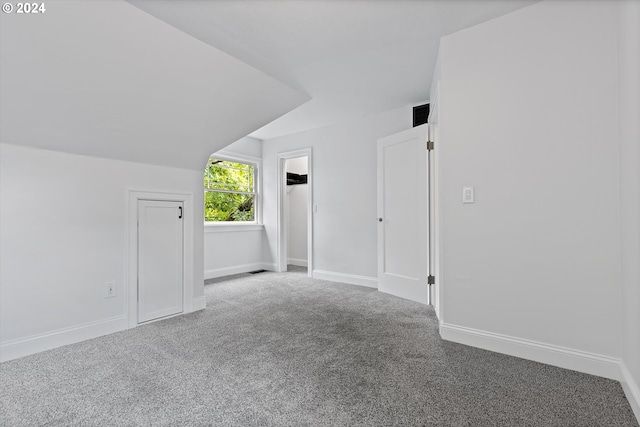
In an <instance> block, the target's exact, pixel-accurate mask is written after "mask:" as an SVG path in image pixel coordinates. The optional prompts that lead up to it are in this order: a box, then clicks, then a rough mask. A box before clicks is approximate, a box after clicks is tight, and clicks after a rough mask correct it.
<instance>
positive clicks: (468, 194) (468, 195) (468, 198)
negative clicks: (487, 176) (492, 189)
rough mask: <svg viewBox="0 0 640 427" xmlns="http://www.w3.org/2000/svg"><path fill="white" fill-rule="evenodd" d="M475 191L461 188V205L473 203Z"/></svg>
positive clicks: (470, 188) (469, 188)
mask: <svg viewBox="0 0 640 427" xmlns="http://www.w3.org/2000/svg"><path fill="white" fill-rule="evenodd" d="M475 201H476V191H475V189H474V188H473V187H462V203H475Z"/></svg>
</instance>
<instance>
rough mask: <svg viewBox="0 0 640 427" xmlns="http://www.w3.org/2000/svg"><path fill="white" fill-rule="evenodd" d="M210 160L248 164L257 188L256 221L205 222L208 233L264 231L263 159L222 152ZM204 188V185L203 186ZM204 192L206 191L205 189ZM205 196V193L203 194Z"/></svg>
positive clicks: (213, 155)
mask: <svg viewBox="0 0 640 427" xmlns="http://www.w3.org/2000/svg"><path fill="white" fill-rule="evenodd" d="M209 158H214V159H218V160H225V161H228V162H238V163H248V164H250V165H252V166H253V168H254V169H253V170H254V181H255V182H254V187H255V192H256V193H255V208H254V209H255V211H254V215H255V221H219V222H214V221H205V222H204V228H205V232H206V233H223V232H228V231H257V230H262V229H263V228H264V226H263V225H262V159H261V158H260V157H255V156H248V155H246V154H238V153H233V152H231V151H225V150H220V151H217V152H215V153H213V154H212V155H211V156H209ZM203 186H204V184H203ZM203 191H206V189H204V188H203ZM203 196H204V193H203Z"/></svg>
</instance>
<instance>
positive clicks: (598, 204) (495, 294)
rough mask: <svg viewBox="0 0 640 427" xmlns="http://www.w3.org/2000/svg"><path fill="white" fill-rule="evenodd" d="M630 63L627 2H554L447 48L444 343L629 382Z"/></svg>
mask: <svg viewBox="0 0 640 427" xmlns="http://www.w3.org/2000/svg"><path fill="white" fill-rule="evenodd" d="M594 29H597V31H596V30H594ZM616 51H617V10H616V3H615V2H588V1H585V2H556V1H549V2H541V3H537V4H535V5H533V6H530V7H527V8H524V9H522V10H519V11H516V12H514V13H511V14H509V15H506V16H503V17H500V18H497V19H494V20H492V21H489V22H486V23H483V24H480V25H478V26H475V27H472V28H469V29H466V30H462V31H460V32H458V33H455V34H452V35H449V36H447V37H444V38H443V39H442V41H441V47H440V60H441V67H442V70H441V71H442V77H441V82H440V99H439V101H440V117H439V125H440V140H441V141H440V144H439V148H440V153H439V155H440V162H441V167H440V184H439V185H440V190H441V203H442V212H443V215H442V218H441V220H442V223H441V228H442V231H443V234H442V238H443V253H442V256H443V259H444V263H443V268H444V271H443V272H442V276H443V277H442V278H441V280H442V290H443V292H444V301H445V304H444V307H443V308H444V313H443V322H444V325H443V327H442V329H441V332H442V334H443V337H444V338H446V339H452V340H456V341H460V342H466V343H469V344H472V345H478V346H484V347H486V348H490V349H494V350H498V351H504V352H507V353H511V354H516V355H520V356H523V357H528V358H532V359H536V360H541V361H545V362H547V363H553V364H557V365H560V366H567V367H571V368H573V369H577V370H583V371H588V372H592V373H596V374H599V375H604V376H611V377H616V376H617V375H618V368H617V362H618V360H619V359H618V358H619V357H620V356H621V345H622V336H621V329H620V325H621V322H622V318H621V303H620V301H621V299H620V298H621V288H620V264H619V262H620V261H619V260H620V218H619V203H620V196H619V177H618V167H619V157H618V149H617V144H616V135H617V129H618V123H617V85H616V81H617V56H616ZM636 77H637V76H636ZM465 185H473V186H475V189H476V203H475V204H467V205H463V204H462V203H461V189H462V186H465ZM636 188H637V184H636ZM636 219H637V218H636ZM636 330H637V329H636Z"/></svg>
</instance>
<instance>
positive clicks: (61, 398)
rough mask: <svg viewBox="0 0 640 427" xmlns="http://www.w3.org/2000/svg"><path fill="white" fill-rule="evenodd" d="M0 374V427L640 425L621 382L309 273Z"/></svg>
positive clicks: (218, 285)
mask: <svg viewBox="0 0 640 427" xmlns="http://www.w3.org/2000/svg"><path fill="white" fill-rule="evenodd" d="M205 293H206V296H207V309H206V310H202V311H199V312H196V313H191V314H188V315H184V316H180V317H174V318H170V319H166V320H163V321H159V322H155V323H151V324H148V325H145V326H141V327H138V328H135V329H131V330H127V331H123V332H119V333H116V334H112V335H108V336H105V337H101V338H97V339H93V340H89V341H84V342H81V343H78V344H73V345H69V346H65V347H61V348H58V349H54V350H50V351H46V352H42V353H39V354H35V355H32V356H28V357H24V358H21V359H17V360H13V361H9V362H5V363H3V364H1V365H0V425H2V426H45V425H46V426H110V425H113V426H156V425H159V426H162V425H166V426H178V425H181V426H205V425H213V426H394V425H396V426H638V424H637V422H636V420H635V418H634V416H633V413H632V411H631V409H630V406H629V404H628V402H627V401H626V400H625V397H624V394H623V391H622V389H621V387H620V384H618V383H617V382H615V381H610V380H607V379H603V378H599V377H594V376H590V375H585V374H582V373H578V372H574V371H569V370H565V369H560V368H555V367H552V366H547V365H543V364H540V363H535V362H531V361H527V360H523V359H518V358H514V357H509V356H505V355H501V354H497V353H492V352H489V351H484V350H479V349H475V348H472V347H468V346H464V345H459V344H454V343H450V342H445V341H442V340H441V339H440V338H439V336H438V327H437V320H436V318H435V315H434V313H433V311H432V309H431V308H429V307H426V306H424V305H420V304H417V303H413V302H410V301H405V300H402V299H400V298H395V297H392V296H389V295H386V294H382V293H379V292H376V291H374V290H372V289H367V288H363V287H357V286H350V285H344V284H337V283H331V282H325V281H320V280H312V279H308V278H307V277H306V274H305V273H303V272H290V273H269V272H267V273H260V274H255V275H250V274H247V275H239V276H236V277H231V278H226V279H224V280H215V281H211V282H210V283H209V284H207V285H206V286H205Z"/></svg>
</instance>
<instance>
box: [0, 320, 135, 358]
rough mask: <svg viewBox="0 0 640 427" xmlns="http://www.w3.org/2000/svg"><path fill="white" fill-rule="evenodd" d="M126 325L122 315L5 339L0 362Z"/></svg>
mask: <svg viewBox="0 0 640 427" xmlns="http://www.w3.org/2000/svg"><path fill="white" fill-rule="evenodd" d="M127 327H128V323H127V318H126V317H125V316H124V315H123V316H116V317H112V318H110V319H104V320H99V321H97V322H90V323H85V324H83V325H78V326H73V327H70V328H64V329H58V330H56V331H52V332H47V333H45V334H40V335H33V336H30V337H27V338H20V339H17V340H11V341H5V342H3V343H0V362H5V361H7V360H12V359H17V358H19V357H23V356H28V355H30V354H34V353H39V352H41V351H45V350H51V349H53V348H57V347H62V346H63V345H68V344H74V343H77V342H80V341H84V340H88V339H91V338H97V337H100V336H102V335H107V334H112V333H114V332H119V331H123V330H125V329H127Z"/></svg>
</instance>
